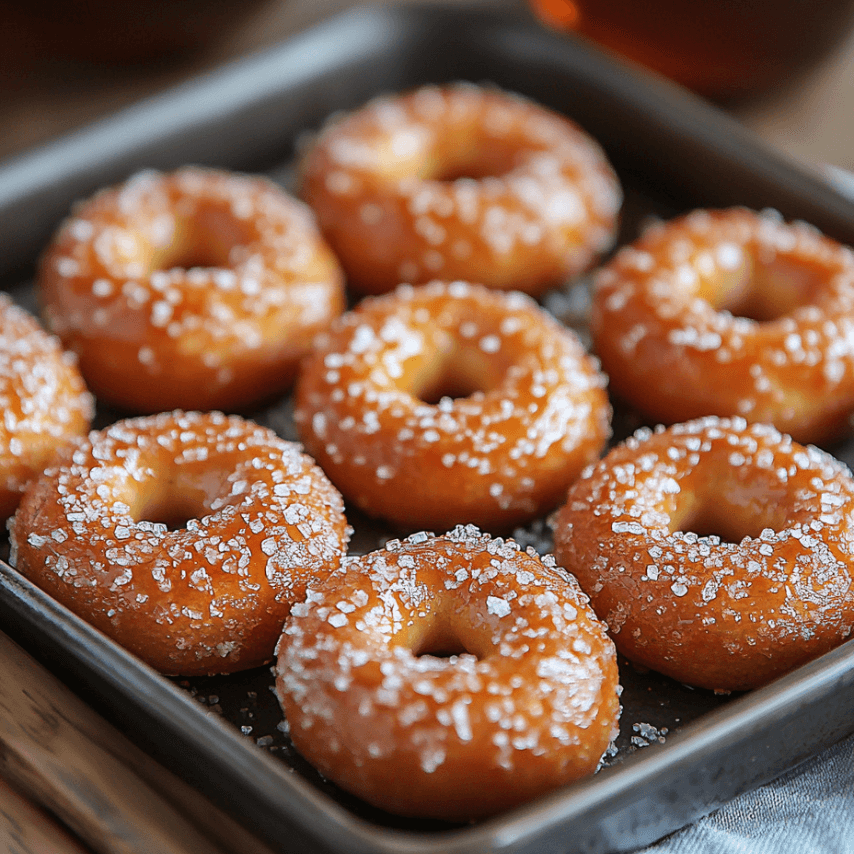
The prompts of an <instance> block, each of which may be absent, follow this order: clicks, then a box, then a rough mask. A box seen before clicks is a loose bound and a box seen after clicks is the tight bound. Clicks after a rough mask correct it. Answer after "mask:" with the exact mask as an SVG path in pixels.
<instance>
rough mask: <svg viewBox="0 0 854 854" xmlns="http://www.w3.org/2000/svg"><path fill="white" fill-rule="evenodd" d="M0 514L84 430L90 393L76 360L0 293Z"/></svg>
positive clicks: (6, 512)
mask: <svg viewBox="0 0 854 854" xmlns="http://www.w3.org/2000/svg"><path fill="white" fill-rule="evenodd" d="M0 411H2V416H3V417H2V419H0V519H5V518H6V517H7V516H8V515H9V514H10V513H13V512H14V510H15V507H16V506H17V504H18V501H19V500H20V498H21V493H22V492H23V491H24V488H25V487H26V485H27V483H29V481H30V480H32V478H34V477H36V476H37V475H39V474H40V473H41V472H42V471H43V470H44V467H45V466H46V465H47V464H48V463H49V462H50V461H51V460H52V459H53V458H54V457H55V456H57V454H59V453H60V452H61V451H62V449H63V448H64V447H65V446H67V445H69V444H71V443H73V442H74V441H75V440H76V439H77V438H78V437H79V436H82V435H84V434H85V433H86V431H87V430H88V429H89V423H90V422H91V420H92V413H93V402H92V396H91V395H90V394H89V392H87V391H86V386H85V385H84V383H83V378H82V377H81V376H80V373H79V371H78V370H77V366H76V364H75V359H74V357H73V356H72V355H71V354H70V353H63V352H62V349H61V347H60V346H59V342H58V341H57V340H56V338H54V337H52V336H50V335H48V334H47V333H46V332H45V331H44V330H43V329H42V328H41V326H39V323H38V321H37V320H36V319H35V318H34V317H32V316H31V315H29V314H28V313H27V312H26V311H24V309H22V308H19V307H18V306H16V305H14V304H13V302H12V300H11V299H10V298H9V297H8V296H7V295H6V294H2V293H0Z"/></svg>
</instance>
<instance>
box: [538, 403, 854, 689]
mask: <svg viewBox="0 0 854 854" xmlns="http://www.w3.org/2000/svg"><path fill="white" fill-rule="evenodd" d="M852 514H854V481H852V478H851V474H850V472H849V471H848V469H847V468H845V466H843V465H842V464H841V463H839V462H837V461H836V460H834V459H833V458H832V457H830V456H829V455H828V454H825V453H824V452H822V451H819V450H817V449H816V448H814V447H803V446H801V445H799V444H797V443H796V442H793V441H792V440H791V439H790V438H789V437H788V436H783V435H781V434H780V433H778V432H777V430H775V429H774V428H773V427H770V426H767V425H761V424H751V425H748V423H747V422H746V421H744V419H741V418H734V419H732V420H725V419H718V418H714V417H708V418H704V419H701V420H699V421H694V422H691V423H688V424H679V425H675V426H674V427H671V428H670V429H668V430H660V431H656V432H655V433H651V432H650V431H649V430H647V429H644V430H641V431H639V432H638V433H636V434H635V436H634V437H633V438H631V439H629V440H628V441H627V442H626V443H625V444H623V445H621V446H619V447H617V448H615V449H614V450H612V451H611V452H610V453H609V454H608V456H607V457H605V459H604V460H603V461H602V462H600V463H599V464H598V465H596V466H593V467H591V468H590V469H589V470H588V471H587V472H586V473H585V474H584V475H583V476H582V477H581V478H580V479H579V480H578V481H577V482H576V483H575V485H574V486H573V487H572V488H571V489H570V491H569V497H568V498H567V503H566V505H565V506H564V507H563V509H562V510H561V511H560V512H559V514H558V516H557V520H556V526H555V554H556V557H557V560H558V562H559V563H560V564H562V565H563V566H566V567H567V569H568V570H569V571H570V572H573V573H575V574H576V575H577V577H578V580H579V582H580V583H581V586H582V588H583V589H584V590H585V591H586V592H587V593H588V595H589V596H590V598H591V601H592V604H593V608H594V610H595V611H596V613H597V614H598V615H599V616H600V617H601V618H602V619H603V620H605V622H606V623H607V624H608V627H609V628H610V631H611V634H612V636H613V638H614V641H615V642H616V644H617V648H618V649H619V650H620V652H621V653H623V654H624V655H625V656H626V657H627V658H629V659H631V660H632V661H635V662H638V663H639V664H642V665H645V666H647V667H650V668H652V669H654V670H658V671H659V672H661V673H665V674H667V675H668V676H672V677H673V678H674V679H677V680H679V681H680V682H685V683H687V684H689V685H696V686H700V687H705V688H713V689H716V690H720V691H739V690H747V689H749V688H755V687H757V686H759V685H763V684H765V683H766V682H769V681H770V680H772V679H774V678H775V677H777V676H780V675H781V674H783V673H786V672H787V671H789V670H791V669H793V668H794V667H797V666H798V665H800V664H803V663H805V662H807V661H810V660H811V659H813V658H816V657H817V656H819V655H821V654H822V653H824V652H827V651H828V650H830V649H832V648H833V647H835V646H837V645H838V644H840V643H842V642H843V641H844V640H845V639H846V638H848V637H849V636H850V634H851V631H852V626H854V583H852V581H854V578H852V559H854V558H853V557H852V555H853V554H854V522H852V519H854V516H853V515H852Z"/></svg>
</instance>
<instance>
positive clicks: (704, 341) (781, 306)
mask: <svg viewBox="0 0 854 854" xmlns="http://www.w3.org/2000/svg"><path fill="white" fill-rule="evenodd" d="M591 329H592V333H593V338H594V341H595V349H596V351H597V352H598V354H599V356H600V357H601V359H602V365H603V367H604V370H605V372H606V373H607V374H608V375H609V376H610V385H611V388H612V390H613V391H615V392H616V393H617V394H618V395H619V396H620V397H622V398H624V399H626V400H628V401H629V402H630V403H631V404H632V405H633V406H635V407H637V409H639V410H640V411H641V412H642V413H643V414H644V415H645V416H647V417H648V418H650V419H651V420H653V421H664V422H666V423H673V422H677V421H685V420H688V419H691V418H697V417H700V416H703V415H720V416H731V415H740V416H743V417H744V418H746V419H747V420H749V421H758V422H768V423H773V424H774V425H775V426H776V427H777V428H778V429H779V430H782V431H784V432H787V433H790V434H792V435H793V436H794V437H795V439H797V440H798V441H801V442H825V441H828V440H829V439H831V438H833V437H835V436H837V435H838V434H840V433H841V432H843V431H844V430H845V429H847V427H848V419H849V416H850V414H851V412H852V411H854V252H852V251H851V249H848V248H845V247H843V246H840V245H839V244H838V243H835V242H834V241H832V240H830V239H829V238H827V237H823V236H822V235H820V234H819V233H818V232H817V231H816V230H815V229H814V228H812V227H810V226H807V225H804V224H803V223H796V224H791V225H788V224H786V223H784V222H782V221H781V220H780V219H779V217H777V216H775V215H773V214H772V213H764V214H757V213H753V212H752V211H748V210H744V209H732V210H726V211H695V212H693V213H691V214H689V215H688V216H685V217H683V218H681V219H677V220H674V221H672V222H669V223H666V224H663V225H659V226H656V227H654V228H652V229H650V230H649V231H647V232H646V233H645V234H644V235H643V237H641V238H640V240H638V241H637V242H636V243H635V244H634V245H632V246H630V247H628V248H624V249H622V250H620V252H618V253H617V255H616V256H615V257H614V259H613V260H612V261H611V263H610V264H608V265H607V266H606V267H605V268H604V269H603V270H602V271H601V272H600V273H599V274H598V275H597V277H596V280H595V295H594V305H593V313H592V321H591Z"/></svg>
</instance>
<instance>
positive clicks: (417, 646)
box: [403, 607, 494, 661]
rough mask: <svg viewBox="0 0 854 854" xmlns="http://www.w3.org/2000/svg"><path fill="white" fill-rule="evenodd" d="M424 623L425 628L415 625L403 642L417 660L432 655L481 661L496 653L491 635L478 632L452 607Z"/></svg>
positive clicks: (434, 656)
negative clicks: (462, 656)
mask: <svg viewBox="0 0 854 854" xmlns="http://www.w3.org/2000/svg"><path fill="white" fill-rule="evenodd" d="M425 622H426V625H424V626H421V625H419V624H415V626H413V629H412V632H411V633H410V635H409V636H408V637H407V639H406V640H405V642H404V643H403V646H405V647H406V648H408V649H409V650H410V651H411V652H412V654H413V655H414V656H416V658H421V657H422V656H425V655H429V656H432V657H433V658H446V659H450V658H453V657H457V656H461V655H470V656H473V657H474V658H476V659H477V660H478V661H481V660H483V659H484V658H486V657H487V656H488V655H490V654H491V653H492V652H494V649H493V643H492V641H491V639H490V638H489V636H488V635H487V634H485V633H484V632H482V631H478V630H476V629H475V628H474V627H473V625H472V624H471V623H469V622H466V621H465V620H463V619H462V616H461V615H460V614H455V613H454V612H453V611H452V610H451V608H449V607H444V608H441V610H440V612H439V613H438V614H434V615H433V618H432V619H431V620H428V621H425Z"/></svg>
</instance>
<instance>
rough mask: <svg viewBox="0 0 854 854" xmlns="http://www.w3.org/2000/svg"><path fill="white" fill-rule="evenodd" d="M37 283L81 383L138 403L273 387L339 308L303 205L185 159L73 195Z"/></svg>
mask: <svg viewBox="0 0 854 854" xmlns="http://www.w3.org/2000/svg"><path fill="white" fill-rule="evenodd" d="M37 285H38V289H39V296H40V299H41V301H42V304H43V306H44V315H45V318H46V321H47V323H48V326H49V327H50V329H51V330H52V331H53V332H55V333H56V334H57V335H59V336H60V338H61V339H62V340H63V342H64V343H65V344H66V346H68V347H70V348H71V349H72V350H74V351H75V352H76V353H77V354H78V356H79V358H80V368H81V371H82V372H83V375H84V377H85V378H86V380H87V382H88V384H89V387H90V388H91V389H92V391H93V392H94V393H95V394H96V395H97V396H98V397H99V398H100V399H102V400H105V401H108V402H110V403H113V404H117V405H119V406H122V407H126V408H128V409H131V410H134V411H138V412H157V411H162V410H167V409H172V408H175V407H178V408H183V409H214V408H219V409H235V408H239V407H244V406H248V405H250V404H253V403H256V402H258V401H259V400H262V399H264V398H267V397H270V396H272V395H274V394H276V393H278V392H281V391H283V390H284V389H286V388H287V387H288V386H289V385H290V383H291V382H292V381H293V377H294V374H295V371H296V366H297V363H298V361H299V359H300V358H301V357H302V356H303V355H304V354H305V352H306V351H307V350H308V349H309V347H310V346H311V342H312V339H313V338H314V336H315V335H316V334H317V332H318V331H320V330H321V329H323V328H325V327H326V326H327V325H328V324H329V322H330V321H331V319H332V318H333V317H334V316H336V315H337V314H339V313H340V312H341V311H342V310H343V306H344V298H343V277H342V273H341V270H340V267H339V266H338V263H337V261H336V260H335V259H334V257H333V256H332V253H331V251H330V250H329V248H328V247H327V246H326V244H325V243H324V241H323V239H322V238H321V236H320V234H319V232H318V231H317V229H316V226H315V224H314V221H313V217H312V215H311V213H310V212H309V211H308V209H307V208H305V206H304V205H303V204H302V203H300V202H298V201H297V200H296V199H292V198H291V197H289V196H287V195H286V194H285V193H284V191H282V190H281V189H279V188H278V187H276V186H275V185H273V184H272V183H270V182H269V181H267V180H266V179H263V178H256V177H249V176H244V175H235V174H229V173H226V172H220V171H215V170H212V169H201V168H192V167H188V168H184V169H179V170H177V171H176V172H172V173H167V174H162V173H158V172H152V171H148V172H141V173H139V174H137V175H136V176H134V177H133V178H131V179H130V180H129V181H128V182H127V183H125V184H124V185H122V186H120V187H115V188H111V189H108V190H104V191H102V192H100V193H98V194H97V195H95V196H94V197H93V198H91V199H89V200H88V201H87V202H84V203H83V204H81V205H79V206H78V207H77V208H76V210H75V211H74V213H73V215H72V216H71V218H70V219H68V220H67V221H66V222H65V223H64V225H63V226H62V227H61V229H60V230H59V232H58V234H57V235H56V236H55V238H54V240H53V242H52V244H51V245H50V247H49V248H48V250H47V252H46V253H45V255H44V257H43V259H42V262H41V267H40V273H39V278H38V282H37Z"/></svg>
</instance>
